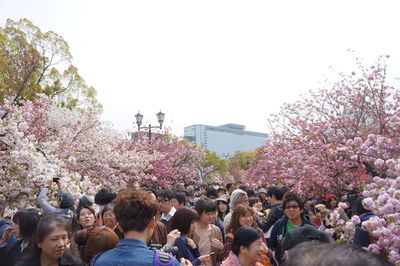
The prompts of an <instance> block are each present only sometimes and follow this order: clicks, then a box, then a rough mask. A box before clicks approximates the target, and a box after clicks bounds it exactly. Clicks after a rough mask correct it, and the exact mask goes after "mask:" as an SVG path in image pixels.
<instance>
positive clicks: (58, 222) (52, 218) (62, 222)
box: [23, 214, 71, 260]
mask: <svg viewBox="0 0 400 266" xmlns="http://www.w3.org/2000/svg"><path fill="white" fill-rule="evenodd" d="M56 228H63V229H65V231H67V233H69V232H70V230H71V225H70V224H69V222H68V221H67V220H66V219H65V218H63V217H61V216H59V215H56V214H50V215H46V216H44V217H43V218H42V220H40V222H39V224H38V226H37V229H36V237H35V241H34V242H33V245H32V248H31V249H30V251H29V253H28V254H27V255H26V256H25V257H24V258H23V259H24V260H31V259H34V258H36V257H38V256H40V254H41V252H42V249H41V248H39V246H38V243H41V242H43V240H44V239H45V238H46V237H47V236H48V235H50V234H51V233H52V232H53V231H54V230H55V229H56Z"/></svg>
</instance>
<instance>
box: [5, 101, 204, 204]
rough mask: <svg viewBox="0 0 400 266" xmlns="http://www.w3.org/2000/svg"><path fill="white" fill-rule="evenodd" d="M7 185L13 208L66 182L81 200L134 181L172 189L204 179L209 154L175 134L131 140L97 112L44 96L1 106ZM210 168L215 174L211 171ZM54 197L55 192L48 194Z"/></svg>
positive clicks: (65, 186)
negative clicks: (56, 179) (69, 106)
mask: <svg viewBox="0 0 400 266" xmlns="http://www.w3.org/2000/svg"><path fill="white" fill-rule="evenodd" d="M0 117H2V118H1V120H0V124H1V125H2V126H1V128H0V176H1V179H0V187H1V188H2V191H1V193H2V194H4V196H5V197H6V198H7V200H8V201H9V203H10V204H11V206H14V207H18V208H21V207H26V206H28V205H31V204H32V203H33V202H35V199H36V196H37V194H38V192H39V189H40V187H41V186H42V185H43V184H45V183H46V182H47V181H48V180H52V179H53V178H54V177H60V178H61V180H62V183H63V185H64V189H65V190H67V191H69V192H71V193H73V194H74V195H75V196H80V195H82V194H87V195H94V194H95V192H96V191H97V190H98V189H99V188H100V187H108V188H111V189H112V190H114V191H117V190H119V189H121V188H126V187H127V186H129V185H130V184H132V183H134V182H139V183H154V184H161V185H163V186H169V185H171V184H173V183H176V182H183V181H186V182H190V181H192V180H196V179H198V170H197V168H198V166H199V165H200V163H201V162H203V160H204V159H205V152H204V151H203V150H202V149H200V148H199V147H196V146H195V145H194V144H192V143H190V142H189V141H187V140H185V139H182V138H178V137H175V136H172V135H170V134H168V133H163V134H160V135H155V136H154V139H153V141H152V142H151V143H149V141H148V140H147V137H146V136H145V135H144V136H139V138H138V139H135V140H134V139H131V138H129V137H127V134H123V133H121V132H118V131H116V130H115V129H113V128H112V127H111V126H110V125H108V124H107V123H103V122H101V121H100V120H99V113H98V111H97V110H96V109H90V108H86V109H82V110H70V109H67V108H63V107H59V106H57V105H56V104H55V103H54V102H53V101H52V100H51V99H49V98H46V97H42V98H38V99H36V100H35V101H23V102H19V103H18V104H16V103H14V102H13V100H12V99H11V98H10V99H6V100H5V101H4V103H3V104H1V105H0ZM204 171H209V169H204ZM49 194H50V193H49Z"/></svg>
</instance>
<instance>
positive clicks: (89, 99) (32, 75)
mask: <svg viewBox="0 0 400 266" xmlns="http://www.w3.org/2000/svg"><path fill="white" fill-rule="evenodd" d="M71 59H72V55H71V53H70V51H69V46H68V43H67V42H66V41H65V40H64V39H63V38H62V37H61V36H60V35H58V34H57V33H55V32H53V31H47V32H42V31H41V30H40V29H39V28H38V27H37V26H35V25H34V24H33V23H32V22H30V21H29V20H27V19H21V20H19V21H18V22H16V21H13V20H11V19H8V20H7V22H6V25H5V27H4V28H0V102H3V101H4V99H5V98H8V97H13V99H14V101H15V102H17V103H18V102H20V101H21V100H32V99H34V98H37V97H38V95H40V94H45V95H47V96H49V97H52V98H53V97H58V101H59V103H60V105H61V106H64V107H68V108H69V109H73V108H82V107H101V106H100V104H99V103H98V102H97V99H96V90H95V89H94V88H93V87H90V86H88V85H87V84H86V83H85V81H84V80H83V78H82V77H81V76H80V75H79V74H78V69H77V68H76V67H75V66H73V65H72V64H71Z"/></svg>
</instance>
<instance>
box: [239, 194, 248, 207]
mask: <svg viewBox="0 0 400 266" xmlns="http://www.w3.org/2000/svg"><path fill="white" fill-rule="evenodd" d="M237 203H238V204H246V205H249V197H248V196H247V194H245V195H242V196H241V197H240V198H239V201H238V202H237Z"/></svg>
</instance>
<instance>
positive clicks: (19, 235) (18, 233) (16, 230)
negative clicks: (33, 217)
mask: <svg viewBox="0 0 400 266" xmlns="http://www.w3.org/2000/svg"><path fill="white" fill-rule="evenodd" d="M13 230H14V234H15V236H16V237H17V238H20V237H21V233H20V232H19V225H18V224H17V223H15V224H14V225H13Z"/></svg>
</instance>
